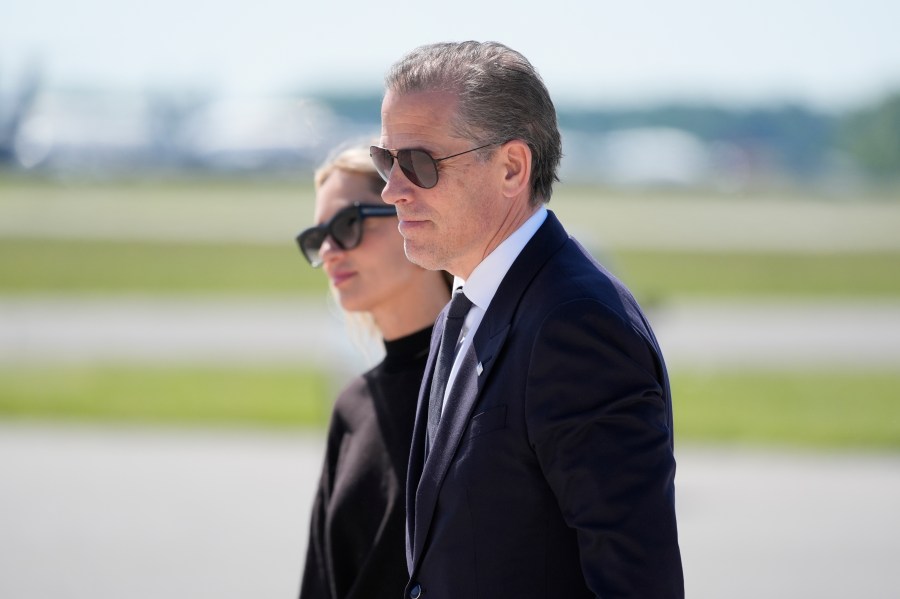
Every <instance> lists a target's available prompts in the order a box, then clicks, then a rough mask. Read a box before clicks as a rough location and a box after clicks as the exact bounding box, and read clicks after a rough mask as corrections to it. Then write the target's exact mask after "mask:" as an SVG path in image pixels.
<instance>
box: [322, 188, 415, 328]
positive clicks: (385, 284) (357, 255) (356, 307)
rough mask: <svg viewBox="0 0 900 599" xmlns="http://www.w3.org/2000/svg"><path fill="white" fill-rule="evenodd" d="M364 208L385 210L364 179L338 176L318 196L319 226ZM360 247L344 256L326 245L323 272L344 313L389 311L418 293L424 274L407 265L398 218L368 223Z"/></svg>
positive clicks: (374, 219)
mask: <svg viewBox="0 0 900 599" xmlns="http://www.w3.org/2000/svg"><path fill="white" fill-rule="evenodd" d="M355 202H359V203H360V204H371V205H383V204H384V202H383V201H382V199H381V196H380V195H379V194H378V193H376V192H375V191H373V189H372V183H371V179H370V178H369V177H367V176H365V175H361V174H357V173H350V172H347V171H342V170H335V171H334V172H333V173H332V174H331V175H330V176H329V177H328V178H327V179H325V182H324V183H323V184H322V185H321V186H320V187H319V189H318V192H317V193H316V211H315V224H316V225H319V224H322V223H324V222H328V220H329V219H331V217H332V216H334V215H335V214H336V213H337V212H338V211H340V210H341V209H342V208H346V207H347V206H352V205H353V204H354V203H355ZM362 226H363V234H362V241H360V244H359V245H358V246H356V247H355V248H353V249H351V250H343V249H341V248H340V246H338V245H337V244H336V243H335V242H334V240H333V239H332V238H331V237H330V236H329V237H327V238H326V239H325V241H324V242H323V243H322V249H321V257H322V269H323V270H324V271H325V274H326V275H327V276H328V280H329V282H330V283H331V287H332V289H333V290H334V292H335V294H336V296H337V298H338V301H339V302H340V304H341V307H342V308H343V309H344V310H347V311H348V312H371V313H373V315H374V316H375V318H376V320H378V313H379V311H383V310H390V309H391V300H392V299H393V298H396V297H398V296H399V295H402V294H403V293H404V292H415V286H416V285H417V284H420V283H419V282H418V281H420V279H417V277H419V276H421V273H422V269H420V268H419V267H418V266H415V265H414V264H412V263H411V262H409V261H408V260H407V259H406V255H405V254H404V252H403V237H402V236H401V235H400V232H399V231H398V229H397V217H396V216H379V217H370V218H366V219H364V220H363V224H362Z"/></svg>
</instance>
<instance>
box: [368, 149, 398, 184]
mask: <svg viewBox="0 0 900 599" xmlns="http://www.w3.org/2000/svg"><path fill="white" fill-rule="evenodd" d="M369 156H371V157H372V163H373V164H374V165H375V170H377V171H378V174H379V175H381V178H382V179H384V180H385V181H387V180H388V177H390V175H391V167H392V166H394V157H393V156H391V153H390V152H388V151H387V150H385V149H384V148H379V147H378V146H372V147H370V148H369Z"/></svg>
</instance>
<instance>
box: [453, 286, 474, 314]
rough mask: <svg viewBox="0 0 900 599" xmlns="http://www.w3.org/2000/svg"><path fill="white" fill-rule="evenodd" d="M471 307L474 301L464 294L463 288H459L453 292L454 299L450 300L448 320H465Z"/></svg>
mask: <svg viewBox="0 0 900 599" xmlns="http://www.w3.org/2000/svg"><path fill="white" fill-rule="evenodd" d="M471 307H472V301H471V300H470V299H469V298H467V297H466V294H465V293H463V289H462V287H459V288H457V289H456V291H454V292H453V299H451V300H450V309H449V310H448V311H447V318H463V317H465V315H466V314H468V313H469V309H470V308H471Z"/></svg>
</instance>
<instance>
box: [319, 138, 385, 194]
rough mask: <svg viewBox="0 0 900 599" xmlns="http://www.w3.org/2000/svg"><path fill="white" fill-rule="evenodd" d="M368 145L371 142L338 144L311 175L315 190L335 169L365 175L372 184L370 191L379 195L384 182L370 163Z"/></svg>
mask: <svg viewBox="0 0 900 599" xmlns="http://www.w3.org/2000/svg"><path fill="white" fill-rule="evenodd" d="M370 145H371V144H366V145H363V144H361V143H356V144H353V145H344V146H339V147H338V148H337V149H336V150H335V151H334V152H332V154H331V155H330V156H329V157H328V158H327V159H326V160H325V162H323V163H322V165H321V166H320V167H319V168H317V169H316V172H315V175H314V176H313V183H314V184H315V188H316V191H318V189H319V188H320V187H322V184H323V183H325V180H326V179H328V177H330V176H331V175H332V174H333V173H334V172H335V171H344V172H347V173H354V174H357V175H363V176H365V177H367V178H368V179H369V180H370V183H371V185H372V191H373V192H375V193H377V194H379V195H381V190H383V189H384V185H385V182H384V179H382V178H381V175H379V174H378V171H376V170H375V165H374V164H372V157H371V156H369V146H370Z"/></svg>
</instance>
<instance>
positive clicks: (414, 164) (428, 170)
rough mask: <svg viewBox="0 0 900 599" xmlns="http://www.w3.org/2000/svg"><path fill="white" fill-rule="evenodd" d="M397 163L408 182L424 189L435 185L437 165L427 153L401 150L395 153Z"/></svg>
mask: <svg viewBox="0 0 900 599" xmlns="http://www.w3.org/2000/svg"><path fill="white" fill-rule="evenodd" d="M397 161H398V162H399V163H400V168H401V169H402V170H403V174H405V175H406V176H407V177H408V178H409V180H410V181H412V182H413V183H414V184H415V185H418V186H419V187H422V188H424V189H431V188H432V187H434V186H435V185H437V179H438V176H437V165H436V164H435V163H434V160H432V158H431V156H430V155H429V154H428V152H426V151H424V150H401V151H400V152H398V153H397Z"/></svg>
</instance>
